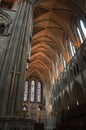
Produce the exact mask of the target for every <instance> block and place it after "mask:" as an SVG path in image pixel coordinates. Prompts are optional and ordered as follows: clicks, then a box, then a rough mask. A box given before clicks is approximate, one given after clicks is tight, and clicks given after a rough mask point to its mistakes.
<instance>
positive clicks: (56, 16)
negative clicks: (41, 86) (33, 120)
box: [26, 0, 86, 86]
mask: <svg viewBox="0 0 86 130" xmlns="http://www.w3.org/2000/svg"><path fill="white" fill-rule="evenodd" d="M82 3H83V4H82ZM85 3H86V2H85V0H82V2H81V1H80V0H40V1H38V2H37V3H36V6H35V8H34V12H33V36H32V39H31V58H30V63H29V67H28V71H27V72H26V75H27V78H31V77H34V78H36V77H38V78H39V79H41V81H42V82H43V83H45V84H47V85H48V86H50V84H52V83H54V81H55V79H56V78H57V77H58V75H59V73H60V71H61V70H63V68H62V66H61V63H60V62H61V61H60V54H61V53H62V54H63V55H64V58H65V60H66V62H69V61H70V59H71V55H70V53H69V50H68V48H67V46H66V40H67V37H70V39H71V40H72V41H73V42H74V44H76V43H77V40H76V37H75V36H74V33H73V26H74V24H75V21H77V20H78V19H81V17H82V14H83V16H85V15H84V14H85V9H86V8H85ZM83 18H84V17H83Z"/></svg>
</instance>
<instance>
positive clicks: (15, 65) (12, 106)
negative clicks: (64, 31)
mask: <svg viewBox="0 0 86 130" xmlns="http://www.w3.org/2000/svg"><path fill="white" fill-rule="evenodd" d="M31 20H32V3H31V2H28V0H22V2H21V3H20V6H19V9H18V12H17V16H16V19H15V22H14V27H13V31H12V33H11V36H10V38H9V42H8V43H7V44H8V46H7V52H6V55H5V60H4V64H3V67H2V69H1V73H0V114H1V115H3V116H6V115H14V113H15V111H17V110H18V111H19V110H21V107H22V99H23V90H24V81H25V69H26V61H27V49H28V41H29V38H30V28H31V24H32V21H31Z"/></svg>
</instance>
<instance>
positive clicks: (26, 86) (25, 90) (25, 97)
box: [24, 81, 28, 101]
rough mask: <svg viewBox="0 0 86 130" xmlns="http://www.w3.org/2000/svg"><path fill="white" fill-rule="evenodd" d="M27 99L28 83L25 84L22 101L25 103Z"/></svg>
mask: <svg viewBox="0 0 86 130" xmlns="http://www.w3.org/2000/svg"><path fill="white" fill-rule="evenodd" d="M27 98H28V81H26V82H25V88H24V101H27Z"/></svg>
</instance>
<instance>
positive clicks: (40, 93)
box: [37, 82, 42, 102]
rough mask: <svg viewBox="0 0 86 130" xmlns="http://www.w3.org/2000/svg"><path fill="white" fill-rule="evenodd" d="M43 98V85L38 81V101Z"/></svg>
mask: <svg viewBox="0 0 86 130" xmlns="http://www.w3.org/2000/svg"><path fill="white" fill-rule="evenodd" d="M41 98H42V85H41V82H38V84H37V102H41Z"/></svg>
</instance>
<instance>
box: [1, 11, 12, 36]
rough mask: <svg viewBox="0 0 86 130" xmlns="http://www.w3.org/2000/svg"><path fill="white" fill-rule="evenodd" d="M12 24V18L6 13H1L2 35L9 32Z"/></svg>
mask: <svg viewBox="0 0 86 130" xmlns="http://www.w3.org/2000/svg"><path fill="white" fill-rule="evenodd" d="M11 23H12V20H11V18H10V16H9V15H8V14H7V13H6V12H4V11H2V10H1V11H0V34H5V33H7V32H8V28H9V25H10V24H11Z"/></svg>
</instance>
